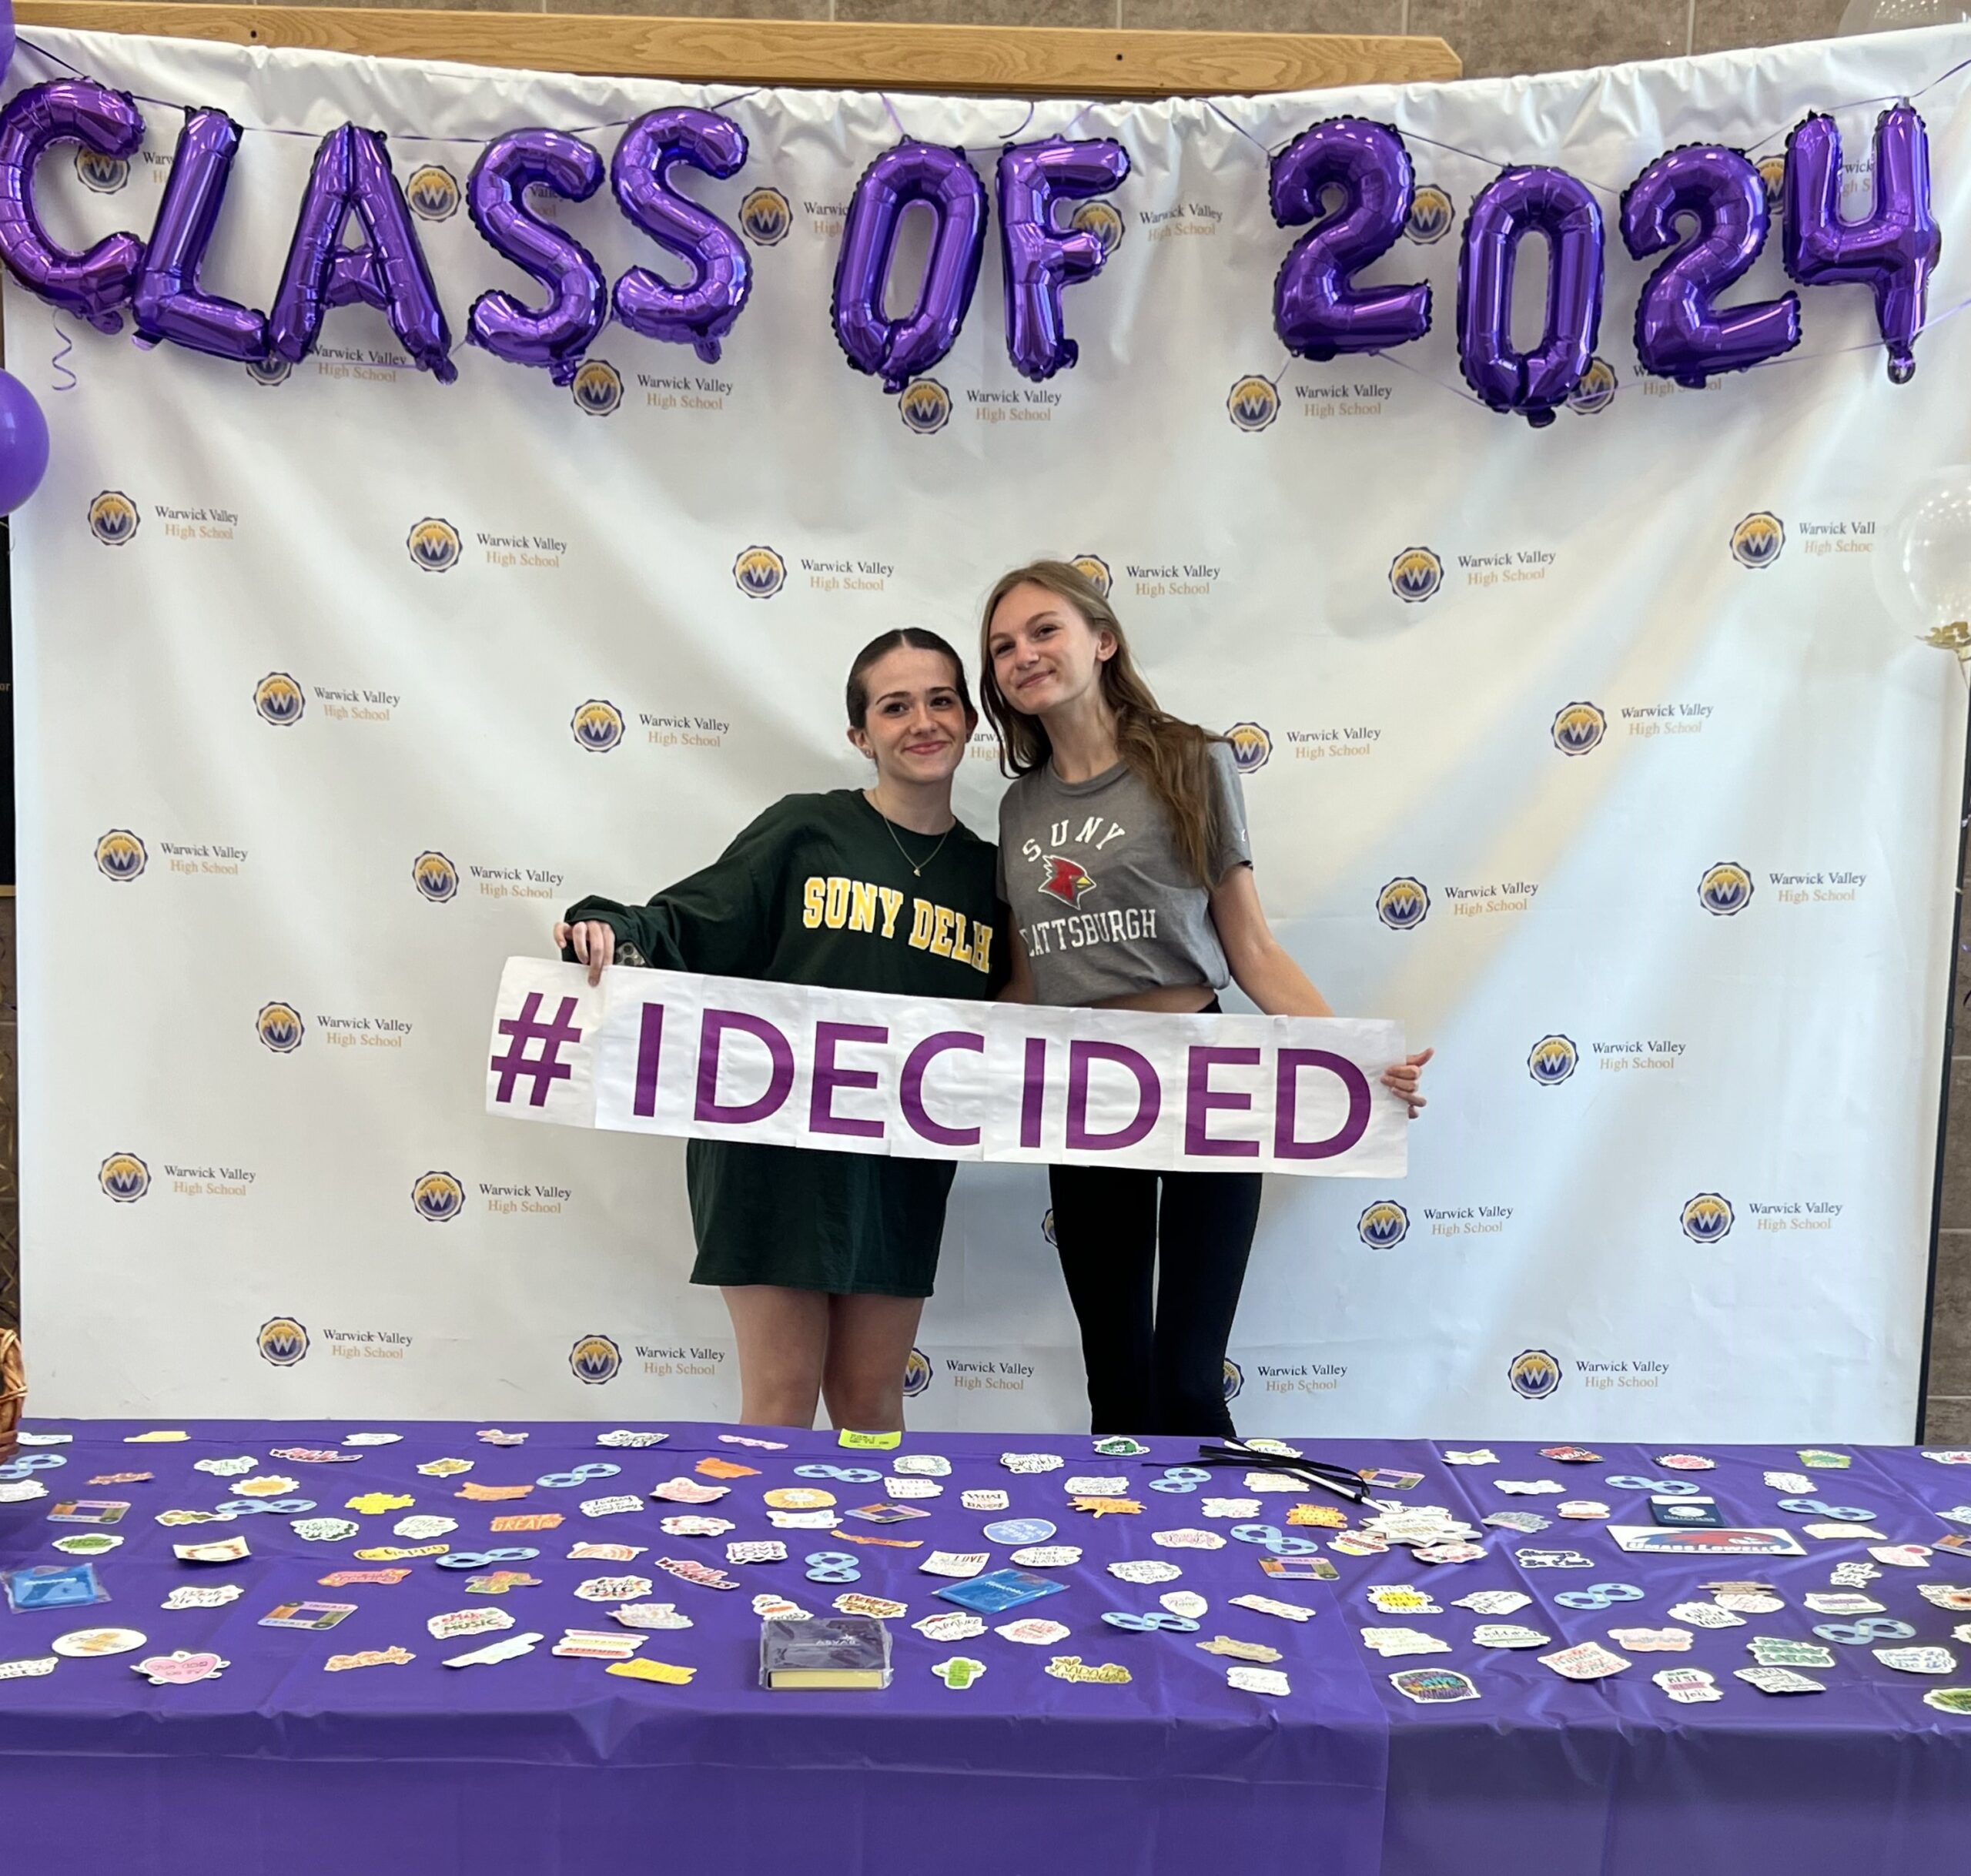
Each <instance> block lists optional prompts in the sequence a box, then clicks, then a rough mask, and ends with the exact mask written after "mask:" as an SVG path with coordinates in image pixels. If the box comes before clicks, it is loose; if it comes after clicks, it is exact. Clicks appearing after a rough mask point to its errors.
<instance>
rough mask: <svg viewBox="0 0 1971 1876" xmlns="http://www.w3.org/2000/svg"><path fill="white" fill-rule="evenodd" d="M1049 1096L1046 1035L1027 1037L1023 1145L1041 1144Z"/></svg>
mask: <svg viewBox="0 0 1971 1876" xmlns="http://www.w3.org/2000/svg"><path fill="white" fill-rule="evenodd" d="M1046 1099H1047V1038H1046V1037H1045V1036H1044V1035H1030V1036H1029V1037H1028V1038H1026V1075H1025V1077H1024V1078H1022V1081H1021V1083H1020V1090H1019V1143H1020V1145H1022V1146H1038V1145H1039V1144H1040V1121H1041V1115H1042V1108H1043V1106H1044V1105H1045V1104H1046Z"/></svg>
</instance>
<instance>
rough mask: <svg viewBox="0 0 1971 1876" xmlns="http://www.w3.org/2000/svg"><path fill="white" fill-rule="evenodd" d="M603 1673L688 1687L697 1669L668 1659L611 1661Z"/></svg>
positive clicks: (669, 1685)
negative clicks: (681, 1665)
mask: <svg viewBox="0 0 1971 1876" xmlns="http://www.w3.org/2000/svg"><path fill="white" fill-rule="evenodd" d="M602 1671H603V1672H604V1674H620V1675H621V1677H623V1678H624V1680H654V1681H656V1682H658V1684H660V1685H661V1686H664V1687H689V1686H690V1685H691V1677H692V1676H693V1675H694V1674H696V1673H697V1672H698V1670H697V1669H696V1668H695V1667H678V1665H676V1664H674V1663H673V1662H670V1661H645V1660H634V1661H611V1663H610V1664H609V1665H608V1666H607V1667H605V1668H604V1670H602Z"/></svg>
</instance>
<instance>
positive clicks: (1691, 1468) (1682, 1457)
mask: <svg viewBox="0 0 1971 1876" xmlns="http://www.w3.org/2000/svg"><path fill="white" fill-rule="evenodd" d="M1656 1463H1657V1464H1658V1465H1659V1466H1668V1467H1669V1468H1670V1470H1672V1472H1715V1471H1716V1470H1718V1462H1717V1460H1715V1459H1706V1458H1705V1456H1703V1455H1702V1453H1665V1454H1664V1455H1663V1456H1662V1457H1661V1459H1659V1460H1657V1462H1656Z"/></svg>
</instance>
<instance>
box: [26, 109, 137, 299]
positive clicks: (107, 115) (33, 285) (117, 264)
mask: <svg viewBox="0 0 1971 1876" xmlns="http://www.w3.org/2000/svg"><path fill="white" fill-rule="evenodd" d="M143 140H144V119H143V115H142V112H139V110H138V109H137V101H136V99H134V98H132V97H131V96H130V95H129V93H128V92H120V91H111V90H109V89H108V88H107V87H105V86H104V85H92V84H90V83H89V82H87V81H86V80H85V79H59V80H56V81H55V82H52V83H50V84H47V85H30V86H29V87H28V89H26V90H25V91H24V92H17V93H16V94H15V95H14V96H13V97H12V98H10V99H8V101H7V102H6V105H5V107H4V108H0V261H4V262H5V263H6V265H7V267H8V270H9V271H10V272H11V273H12V274H13V276H14V278H15V279H17V280H18V281H19V282H20V283H21V284H22V286H25V288H26V289H28V292H30V293H38V294H39V295H40V296H41V297H42V299H45V300H46V301H47V302H48V303H49V304H50V305H51V306H59V308H60V309H62V311H63V312H64V313H73V314H75V316H76V318H78V319H86V320H88V321H89V323H90V324H91V325H92V326H95V328H96V329H98V330H99V331H101V332H105V333H113V332H115V331H116V330H118V329H119V327H121V326H122V323H123V320H122V315H121V314H120V313H118V312H117V310H116V309H117V308H118V307H119V306H122V303H124V301H125V300H126V299H129V297H130V293H131V290H132V287H133V286H135V284H136V278H137V272H138V269H139V268H141V267H142V266H143V264H144V244H143V243H142V242H141V241H139V239H137V237H136V236H135V235H132V234H128V233H125V234H115V235H105V236H104V237H103V238H102V240H100V241H99V242H97V243H96V244H95V246H94V247H92V248H91V249H89V251H88V252H86V253H82V254H76V253H72V252H70V251H69V249H67V248H62V247H57V246H55V243H54V242H52V241H51V240H49V238H48V234H47V231H46V230H45V229H43V228H42V225H41V219H40V217H39V216H37V215H36V214H35V206H34V171H35V164H36V163H37V162H39V161H40V159H41V157H42V153H43V152H45V151H46V150H48V149H49V148H51V147H52V145H55V144H57V143H65V142H66V143H79V144H81V145H82V147H83V148H84V149H89V150H93V151H95V153H96V154H97V155H99V156H111V157H129V156H133V155H136V152H137V149H138V147H139V145H141V144H142V142H143Z"/></svg>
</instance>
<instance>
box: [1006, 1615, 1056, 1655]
mask: <svg viewBox="0 0 1971 1876" xmlns="http://www.w3.org/2000/svg"><path fill="white" fill-rule="evenodd" d="M992 1633H993V1634H996V1635H1002V1636H1004V1637H1006V1640H1008V1641H1018V1642H1024V1643H1025V1644H1026V1645H1027V1646H1028V1647H1034V1648H1046V1647H1052V1646H1053V1644H1055V1643H1056V1642H1057V1641H1066V1640H1067V1638H1068V1635H1069V1630H1068V1628H1067V1627H1066V1625H1065V1624H1062V1623H1059V1622H1049V1621H1048V1620H1046V1618H1045V1617H1041V1616H1022V1617H1020V1618H1019V1620H1017V1621H1016V1622H1004V1623H1002V1624H1000V1625H999V1627H997V1628H996V1629H995V1630H993V1631H992Z"/></svg>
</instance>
